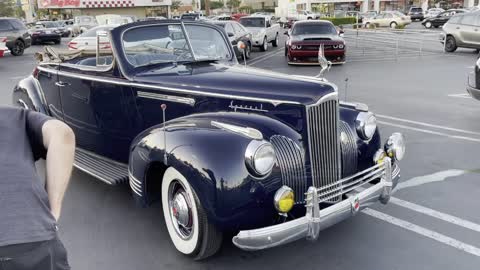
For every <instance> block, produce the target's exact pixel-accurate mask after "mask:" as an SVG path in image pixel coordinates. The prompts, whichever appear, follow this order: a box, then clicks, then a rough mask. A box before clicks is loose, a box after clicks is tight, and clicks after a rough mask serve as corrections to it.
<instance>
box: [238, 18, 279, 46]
mask: <svg viewBox="0 0 480 270" xmlns="http://www.w3.org/2000/svg"><path fill="white" fill-rule="evenodd" d="M240 23H241V24H242V25H243V26H244V27H245V28H247V30H248V31H249V32H250V33H252V43H253V44H252V45H253V46H256V47H260V49H261V50H262V51H267V50H268V43H272V45H273V47H277V46H278V42H279V41H278V35H279V33H280V29H281V28H280V25H279V24H278V23H277V22H276V21H275V20H274V19H273V18H272V17H270V16H260V15H258V16H247V17H243V18H241V19H240Z"/></svg>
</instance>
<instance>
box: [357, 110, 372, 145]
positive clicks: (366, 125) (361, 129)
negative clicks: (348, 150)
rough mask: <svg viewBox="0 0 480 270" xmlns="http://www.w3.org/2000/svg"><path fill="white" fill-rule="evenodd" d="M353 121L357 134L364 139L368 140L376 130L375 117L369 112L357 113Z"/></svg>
mask: <svg viewBox="0 0 480 270" xmlns="http://www.w3.org/2000/svg"><path fill="white" fill-rule="evenodd" d="M355 123H356V128H357V133H358V136H360V138H362V139H364V140H370V139H371V138H372V137H373V134H375V130H377V118H375V115H373V113H371V112H361V113H359V114H358V115H357V119H356V120H355Z"/></svg>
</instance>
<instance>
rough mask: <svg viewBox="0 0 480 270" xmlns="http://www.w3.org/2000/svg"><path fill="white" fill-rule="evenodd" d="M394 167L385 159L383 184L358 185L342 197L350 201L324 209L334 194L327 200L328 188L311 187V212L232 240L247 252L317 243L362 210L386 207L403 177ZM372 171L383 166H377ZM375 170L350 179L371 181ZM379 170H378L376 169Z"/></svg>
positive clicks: (307, 201)
mask: <svg viewBox="0 0 480 270" xmlns="http://www.w3.org/2000/svg"><path fill="white" fill-rule="evenodd" d="M391 164H392V163H391V160H390V158H385V159H384V162H383V167H382V172H381V173H382V176H381V180H380V182H379V183H377V184H375V185H372V184H369V183H368V181H365V182H366V183H365V185H363V184H360V185H356V186H355V188H346V189H347V190H346V192H344V193H342V194H345V195H346V196H347V197H348V198H347V199H345V200H343V201H341V202H339V203H336V204H333V205H332V206H329V207H327V208H325V209H322V210H320V206H319V204H320V203H321V202H322V201H325V200H328V199H331V198H332V195H328V196H327V197H325V196H323V194H325V192H322V191H321V190H322V189H324V188H315V187H310V188H309V189H308V191H307V194H306V195H307V199H306V207H307V213H306V214H305V216H303V217H301V218H298V219H294V220H292V221H288V222H285V223H281V224H277V225H273V226H269V227H264V228H260V229H254V230H247V231H240V232H239V233H238V234H237V235H236V236H234V237H233V239H232V241H233V243H234V244H235V245H236V246H237V247H239V248H241V249H243V250H249V251H254V250H260V249H266V248H271V247H276V246H280V245H283V244H286V243H289V242H293V241H295V240H299V239H302V238H306V239H308V240H316V239H317V238H318V236H319V234H320V231H321V230H324V229H326V228H328V227H330V226H332V225H334V224H336V223H338V222H340V221H343V220H345V219H347V218H349V217H351V216H354V215H355V214H356V213H357V212H359V211H360V210H362V209H364V208H366V207H368V206H370V205H372V204H373V203H375V202H377V201H380V202H382V203H383V204H386V203H387V202H388V201H389V199H390V196H391V194H392V190H393V188H395V186H396V185H397V183H398V179H399V178H400V168H399V167H398V166H397V165H393V166H392V165H391ZM372 168H374V169H375V168H380V167H379V165H377V166H374V167H372ZM374 169H367V170H365V171H363V172H360V173H358V174H356V175H354V176H352V177H350V179H355V176H358V177H360V179H359V180H358V181H363V180H361V179H362V178H364V177H367V176H368V177H367V178H365V179H370V178H369V177H370V176H369V175H370V174H372V173H373V171H374ZM375 171H378V170H377V169H375ZM365 172H366V173H365ZM362 173H363V175H362ZM365 174H366V175H365ZM371 176H373V174H372V175H371ZM342 181H343V180H341V181H340V182H342ZM366 185H369V186H368V187H367V186H366ZM322 196H323V197H322Z"/></svg>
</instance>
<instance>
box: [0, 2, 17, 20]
mask: <svg viewBox="0 0 480 270" xmlns="http://www.w3.org/2000/svg"><path fill="white" fill-rule="evenodd" d="M12 16H15V1H14V0H0V17H12Z"/></svg>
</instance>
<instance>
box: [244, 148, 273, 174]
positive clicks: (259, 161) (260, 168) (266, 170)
mask: <svg viewBox="0 0 480 270" xmlns="http://www.w3.org/2000/svg"><path fill="white" fill-rule="evenodd" d="M275 162H276V157H275V149H274V148H273V145H272V144H271V143H269V142H267V141H264V140H252V141H251V142H250V143H249V144H248V146H247V149H246V150H245V164H246V165H247V169H248V171H249V172H250V174H251V175H253V176H255V177H261V178H263V177H266V176H268V175H269V174H270V173H271V172H272V169H273V166H274V165H275Z"/></svg>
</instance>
